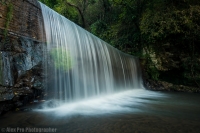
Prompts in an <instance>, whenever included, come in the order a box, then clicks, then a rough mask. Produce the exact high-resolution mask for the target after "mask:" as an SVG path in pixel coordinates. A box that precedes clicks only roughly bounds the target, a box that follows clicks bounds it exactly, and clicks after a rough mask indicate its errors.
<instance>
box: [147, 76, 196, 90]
mask: <svg viewBox="0 0 200 133" xmlns="http://www.w3.org/2000/svg"><path fill="white" fill-rule="evenodd" d="M145 86H146V88H147V89H149V90H154V91H177V92H192V93H200V88H197V87H191V86H184V85H174V84H172V83H168V82H165V81H155V80H150V79H148V80H146V82H145Z"/></svg>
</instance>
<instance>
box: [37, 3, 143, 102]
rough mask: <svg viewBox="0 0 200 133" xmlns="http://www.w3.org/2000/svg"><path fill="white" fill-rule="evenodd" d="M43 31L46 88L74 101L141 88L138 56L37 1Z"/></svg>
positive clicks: (55, 95) (62, 97)
mask: <svg viewBox="0 0 200 133" xmlns="http://www.w3.org/2000/svg"><path fill="white" fill-rule="evenodd" d="M40 5H41V9H42V14H43V19H44V27H45V32H46V42H47V50H46V52H45V55H46V59H47V61H46V67H45V70H46V73H47V75H49V76H48V77H47V89H48V90H53V94H54V98H56V99H57V98H58V99H62V100H65V101H76V100H80V99H84V98H88V97H93V96H97V95H102V94H110V93H114V92H117V91H122V90H128V89H133V88H142V83H141V77H140V69H139V65H138V64H139V63H138V59H137V58H135V57H133V56H130V55H127V54H124V53H122V52H120V51H119V50H117V49H116V48H114V47H112V46H110V45H109V44H107V43H106V42H104V41H102V40H101V39H99V38H97V37H96V36H94V35H92V34H91V33H89V32H87V31H86V30H84V29H82V28H81V27H79V26H78V25H76V24H75V23H73V22H71V21H69V20H68V19H66V18H65V17H63V16H61V15H59V14H58V13H56V12H55V11H53V10H51V9H50V8H48V7H47V6H45V5H44V4H41V3H40Z"/></svg>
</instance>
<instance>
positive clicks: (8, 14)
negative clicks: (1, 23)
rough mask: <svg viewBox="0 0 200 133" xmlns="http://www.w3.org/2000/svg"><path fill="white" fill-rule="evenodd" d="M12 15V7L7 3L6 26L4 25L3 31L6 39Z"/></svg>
mask: <svg viewBox="0 0 200 133" xmlns="http://www.w3.org/2000/svg"><path fill="white" fill-rule="evenodd" d="M12 14H13V5H12V4H11V3H9V5H8V6H7V14H6V24H5V30H4V36H5V37H6V36H7V34H8V27H9V24H10V21H11V20H12V16H13V15H12Z"/></svg>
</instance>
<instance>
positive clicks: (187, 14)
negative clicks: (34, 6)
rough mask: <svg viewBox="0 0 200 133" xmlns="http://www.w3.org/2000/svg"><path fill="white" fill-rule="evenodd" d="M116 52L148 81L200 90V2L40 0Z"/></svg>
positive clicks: (189, 0) (194, 0)
mask: <svg viewBox="0 0 200 133" xmlns="http://www.w3.org/2000/svg"><path fill="white" fill-rule="evenodd" d="M40 1H41V2H43V3H44V4H46V5H47V6H49V7H50V8H52V9H53V10H55V11H57V12H58V13H60V14H62V15H63V16H65V17H66V18H68V19H70V20H71V21H73V22H75V23H76V24H78V25H80V26H81V27H83V28H84V29H86V30H88V31H89V32H91V33H93V34H95V35H96V36H98V37H99V38H101V39H102V40H104V41H106V42H108V43H109V44H111V45H112V46H114V47H116V48H117V49H119V50H121V51H123V52H125V53H128V54H131V55H134V56H138V57H140V58H141V59H142V60H143V65H144V66H145V71H146V73H147V75H146V77H147V78H149V79H152V80H160V81H167V82H170V83H173V84H177V85H186V86H193V87H198V88H200V46H199V45H200V1H199V0H40Z"/></svg>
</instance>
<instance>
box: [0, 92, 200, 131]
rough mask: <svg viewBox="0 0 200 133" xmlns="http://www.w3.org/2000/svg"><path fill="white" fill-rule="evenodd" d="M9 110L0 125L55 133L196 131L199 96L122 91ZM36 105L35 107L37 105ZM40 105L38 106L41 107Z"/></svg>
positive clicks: (199, 123) (198, 127)
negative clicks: (67, 101) (75, 100)
mask: <svg viewBox="0 0 200 133" xmlns="http://www.w3.org/2000/svg"><path fill="white" fill-rule="evenodd" d="M48 102H49V101H47V102H44V103H43V104H40V105H39V106H38V105H37V106H32V108H33V110H32V111H17V112H16V111H15V112H9V113H7V114H5V115H4V116H1V117H0V127H1V128H6V127H13V128H17V127H20V128H26V127H35V128H40V127H42V128H47V127H50V128H56V129H57V130H56V132H58V133H62V132H63V133H96V132H99V133H198V132H199V131H200V104H199V103H200V96H199V94H190V93H172V92H154V91H148V90H144V89H135V90H132V91H125V92H122V93H117V94H114V95H108V96H104V97H99V98H91V99H88V100H85V101H80V102H74V103H68V104H62V103H60V102H54V103H56V104H55V105H57V107H54V108H49V106H47V105H48ZM38 107H39V108H38ZM41 107H42V109H41Z"/></svg>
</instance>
